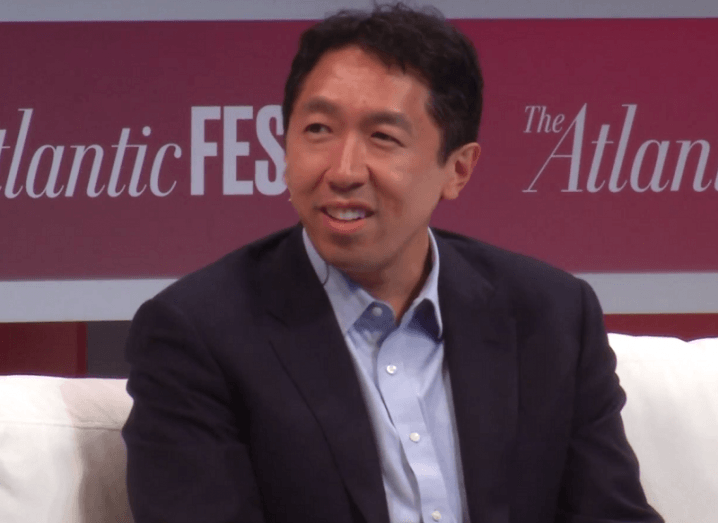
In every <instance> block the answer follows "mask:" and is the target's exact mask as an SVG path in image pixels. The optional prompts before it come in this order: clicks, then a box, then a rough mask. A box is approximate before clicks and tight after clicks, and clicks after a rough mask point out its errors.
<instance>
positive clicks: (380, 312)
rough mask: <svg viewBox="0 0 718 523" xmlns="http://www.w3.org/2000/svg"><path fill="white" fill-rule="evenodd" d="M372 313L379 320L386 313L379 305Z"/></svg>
mask: <svg viewBox="0 0 718 523" xmlns="http://www.w3.org/2000/svg"><path fill="white" fill-rule="evenodd" d="M371 313H372V314H373V315H374V316H375V317H377V318H378V317H379V316H381V315H382V314H384V311H383V310H382V308H381V307H379V306H378V305H377V306H376V307H374V308H372V310H371Z"/></svg>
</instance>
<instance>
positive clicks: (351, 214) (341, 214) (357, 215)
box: [322, 207, 374, 222]
mask: <svg viewBox="0 0 718 523" xmlns="http://www.w3.org/2000/svg"><path fill="white" fill-rule="evenodd" d="M322 212H323V213H324V214H326V215H327V216H329V217H330V218H334V219H335V220H338V221H342V222H355V221H359V220H363V219H364V218H367V217H369V216H371V215H372V214H374V213H372V212H370V211H367V210H366V209H336V208H328V207H325V208H323V209H322Z"/></svg>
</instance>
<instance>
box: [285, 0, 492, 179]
mask: <svg viewBox="0 0 718 523" xmlns="http://www.w3.org/2000/svg"><path fill="white" fill-rule="evenodd" d="M348 45H358V46H359V47H361V48H362V49H364V50H365V51H367V52H369V53H373V54H375V55H377V56H378V57H379V58H381V59H382V60H384V61H385V62H386V63H387V64H396V65H399V66H400V67H401V68H402V69H403V70H404V71H406V69H407V66H408V67H411V68H414V69H416V70H418V72H419V73H420V74H421V75H422V76H423V77H424V79H425V80H426V81H427V83H428V84H429V88H430V91H431V95H430V98H429V103H428V107H427V112H428V113H429V114H430V115H431V117H432V118H433V119H434V120H435V121H436V123H437V124H438V126H439V127H440V129H441V146H440V147H439V164H441V165H443V164H444V163H446V160H447V159H448V157H449V155H450V154H451V153H452V152H453V151H454V150H456V149H457V148H459V147H461V146H462V145H464V144H466V143H470V142H473V141H475V140H476V137H477V135H478V132H479V121H480V120H481V109H482V105H483V98H482V90H483V86H484V80H483V78H482V76H481V69H480V67H479V61H478V58H477V57H476V51H475V49H474V46H473V45H472V44H471V41H469V39H468V38H467V37H466V36H464V35H463V34H461V33H460V32H459V31H458V30H457V29H456V28H454V27H453V26H451V25H449V24H448V23H447V22H446V20H445V19H444V17H443V16H442V15H441V13H440V12H439V11H438V10H436V9H434V8H425V9H422V10H414V9H411V8H409V7H407V6H406V5H404V4H403V3H401V2H400V3H398V4H394V5H379V6H375V7H374V10H373V11H372V12H371V13H367V12H364V11H354V10H345V11H340V12H339V13H337V14H335V15H332V16H330V17H328V18H326V19H325V20H324V21H322V22H319V23H318V24H316V25H314V26H312V27H310V28H309V29H307V30H306V31H304V33H302V36H301V38H300V40H299V51H297V54H296V56H295V57H294V60H293V61H292V68H291V70H290V72H289V77H288V78H287V83H286V85H285V87H284V102H283V103H282V114H283V119H284V129H285V133H286V132H287V129H288V128H289V119H290V117H291V115H292V110H293V109H294V103H295V101H296V99H297V97H298V96H299V92H300V91H301V88H302V85H303V82H304V79H305V78H306V77H307V75H308V74H309V73H310V72H311V70H312V69H313V68H314V66H315V65H316V64H317V62H318V61H319V59H320V58H321V57H322V56H323V55H324V54H325V53H326V52H327V51H331V50H334V49H339V48H342V47H346V46H348Z"/></svg>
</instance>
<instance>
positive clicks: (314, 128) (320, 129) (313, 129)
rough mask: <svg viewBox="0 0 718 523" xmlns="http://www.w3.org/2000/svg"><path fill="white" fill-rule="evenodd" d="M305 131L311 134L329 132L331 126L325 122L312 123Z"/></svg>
mask: <svg viewBox="0 0 718 523" xmlns="http://www.w3.org/2000/svg"><path fill="white" fill-rule="evenodd" d="M304 132H306V133H311V134H323V133H326V132H329V127H327V126H326V125H324V124H323V123H311V124H309V125H307V126H306V127H305V128H304Z"/></svg>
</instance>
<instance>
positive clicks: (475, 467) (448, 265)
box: [435, 234, 518, 523]
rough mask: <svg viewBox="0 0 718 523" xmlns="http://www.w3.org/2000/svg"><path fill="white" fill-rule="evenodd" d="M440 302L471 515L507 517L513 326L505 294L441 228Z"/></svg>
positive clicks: (488, 522)
mask: <svg viewBox="0 0 718 523" xmlns="http://www.w3.org/2000/svg"><path fill="white" fill-rule="evenodd" d="M435 236H436V240H437V244H438V247H439V253H440V259H441V263H440V273H439V303H440V307H441V315H442V320H443V323H444V351H445V357H446V361H447V365H448V368H449V375H450V378H451V390H452V394H453V401H454V413H455V417H456V426H457V432H458V436H459V447H460V453H461V462H462V465H463V472H464V484H465V488H466V494H467V501H468V505H469V515H470V518H471V521H474V522H481V523H508V522H509V489H510V485H509V484H508V482H509V460H510V457H511V449H512V446H513V441H514V438H515V433H516V422H517V415H518V382H517V380H518V369H517V351H516V329H515V324H514V319H513V317H512V313H511V310H510V308H509V306H508V303H507V301H506V299H505V297H504V295H503V293H502V292H501V289H497V288H496V287H495V286H493V285H492V284H491V283H489V281H488V280H487V279H485V278H484V277H483V276H481V275H480V273H479V271H478V268H477V267H474V266H472V265H471V264H470V263H469V262H468V261H467V260H466V259H465V258H464V256H462V255H461V254H459V253H458V252H457V251H456V250H455V249H454V248H453V247H452V246H451V245H450V244H449V242H447V241H446V240H443V239H442V238H441V237H440V236H439V234H436V235H435Z"/></svg>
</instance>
